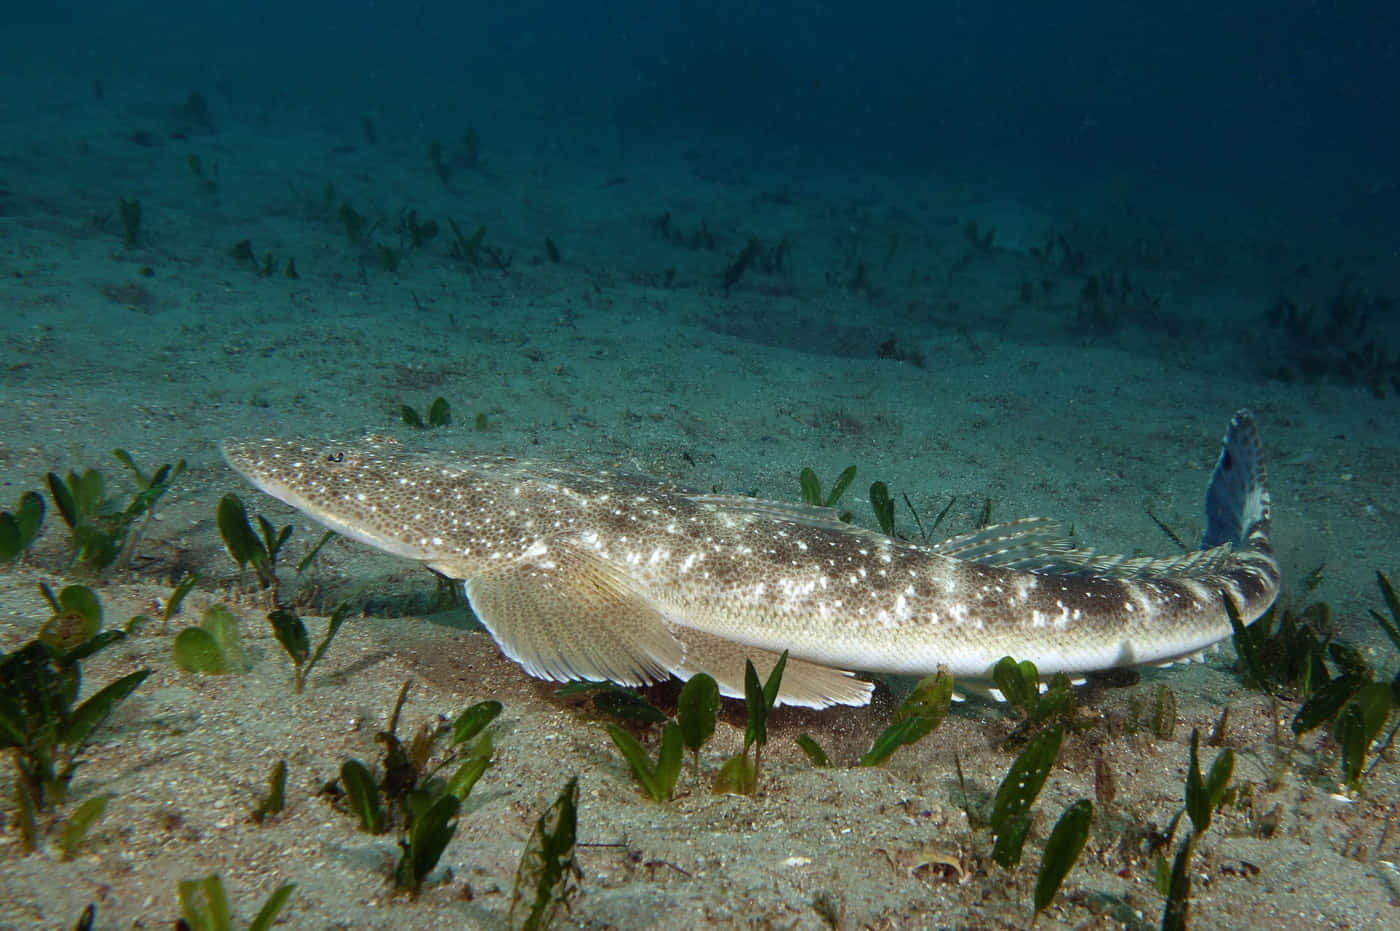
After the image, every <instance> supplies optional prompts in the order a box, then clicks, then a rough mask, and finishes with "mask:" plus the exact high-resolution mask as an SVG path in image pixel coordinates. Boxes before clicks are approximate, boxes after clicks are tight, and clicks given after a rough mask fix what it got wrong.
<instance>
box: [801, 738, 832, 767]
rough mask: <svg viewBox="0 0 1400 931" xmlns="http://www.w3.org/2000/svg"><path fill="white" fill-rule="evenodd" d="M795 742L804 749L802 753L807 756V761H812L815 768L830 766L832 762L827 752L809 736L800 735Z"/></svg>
mask: <svg viewBox="0 0 1400 931" xmlns="http://www.w3.org/2000/svg"><path fill="white" fill-rule="evenodd" d="M793 741H794V742H796V744H797V745H798V746H799V747H801V748H802V752H803V753H805V754H807V759H809V760H811V761H812V765H813V766H822V767H825V766H830V765H831V760H830V759H829V758H828V757H827V755H826V751H825V750H823V749H822V747H821V744H819V743H817V742H816V741H815V740H813V739H812V737H811V736H810V735H808V734H798V735H797V736H796V737H794V738H793Z"/></svg>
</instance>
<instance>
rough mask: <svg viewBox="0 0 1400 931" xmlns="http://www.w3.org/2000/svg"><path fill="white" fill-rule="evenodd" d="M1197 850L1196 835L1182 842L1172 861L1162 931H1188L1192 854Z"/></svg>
mask: <svg viewBox="0 0 1400 931" xmlns="http://www.w3.org/2000/svg"><path fill="white" fill-rule="evenodd" d="M1195 848H1196V838H1195V836H1194V835H1192V836H1190V837H1187V838H1186V840H1184V841H1182V844H1181V847H1180V848H1179V849H1178V850H1177V852H1176V859H1175V860H1173V861H1172V872H1171V878H1170V880H1169V881H1168V886H1167V907H1166V908H1165V909H1164V910H1163V911H1162V931H1186V929H1187V927H1188V925H1189V921H1188V918H1189V916H1190V912H1191V853H1192V851H1193V850H1195Z"/></svg>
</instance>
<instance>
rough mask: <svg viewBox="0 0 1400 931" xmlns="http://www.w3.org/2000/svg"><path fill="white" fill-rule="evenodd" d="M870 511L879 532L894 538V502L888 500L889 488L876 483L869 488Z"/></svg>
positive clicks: (881, 483) (882, 483) (883, 484)
mask: <svg viewBox="0 0 1400 931" xmlns="http://www.w3.org/2000/svg"><path fill="white" fill-rule="evenodd" d="M870 509H871V510H872V511H874V512H875V521H876V523H878V524H879V525H880V532H881V533H883V534H885V535H887V536H894V501H893V500H892V499H891V498H890V486H888V485H886V484H885V483H884V482H876V483H875V484H873V485H871V486H870Z"/></svg>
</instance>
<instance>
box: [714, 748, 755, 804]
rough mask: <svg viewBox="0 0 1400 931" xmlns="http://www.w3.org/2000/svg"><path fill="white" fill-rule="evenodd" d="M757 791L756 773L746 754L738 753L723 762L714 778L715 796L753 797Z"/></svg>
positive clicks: (751, 761)
mask: <svg viewBox="0 0 1400 931" xmlns="http://www.w3.org/2000/svg"><path fill="white" fill-rule="evenodd" d="M757 789H758V771H757V770H756V769H754V765H753V760H751V759H750V758H749V755H748V754H747V753H738V754H735V755H734V756H731V757H730V758H729V759H727V760H725V761H724V765H722V766H721V767H720V768H719V775H718V776H716V777H715V786H714V792H715V794H716V795H753V794H754V792H755V791H756V790H757Z"/></svg>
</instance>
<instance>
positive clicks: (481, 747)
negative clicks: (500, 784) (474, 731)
mask: <svg viewBox="0 0 1400 931" xmlns="http://www.w3.org/2000/svg"><path fill="white" fill-rule="evenodd" d="M490 767H491V735H490V734H482V735H481V739H480V740H478V741H477V742H476V746H474V747H472V751H471V753H470V754H468V756H467V759H466V761H465V762H463V763H462V765H461V766H459V767H457V771H456V772H455V773H453V774H452V778H451V779H449V780H447V791H448V792H449V793H451V794H452V795H455V796H456V797H457V798H459V799H461V800H462V801H466V800H467V796H468V795H471V792H472V789H473V788H475V787H476V784H477V781H478V780H480V779H481V777H482V776H483V775H485V773H486V770H488V769H489V768H490Z"/></svg>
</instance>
